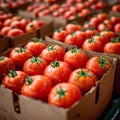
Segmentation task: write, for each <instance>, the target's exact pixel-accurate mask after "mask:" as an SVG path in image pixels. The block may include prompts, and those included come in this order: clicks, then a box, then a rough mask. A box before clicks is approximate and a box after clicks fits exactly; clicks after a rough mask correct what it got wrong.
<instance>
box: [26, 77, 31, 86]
mask: <svg viewBox="0 0 120 120" xmlns="http://www.w3.org/2000/svg"><path fill="white" fill-rule="evenodd" d="M31 83H32V78H31V77H30V76H28V77H27V80H26V82H25V84H26V85H30V84H31Z"/></svg>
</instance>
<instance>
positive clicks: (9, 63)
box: [0, 56, 15, 81]
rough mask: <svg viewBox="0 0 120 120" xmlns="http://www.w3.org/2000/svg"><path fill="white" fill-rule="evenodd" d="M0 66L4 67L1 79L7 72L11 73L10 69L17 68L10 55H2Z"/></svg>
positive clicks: (0, 72) (0, 73)
mask: <svg viewBox="0 0 120 120" xmlns="http://www.w3.org/2000/svg"><path fill="white" fill-rule="evenodd" d="M0 68H2V70H0V79H2V78H3V76H4V75H5V74H8V73H9V70H14V69H15V64H14V61H13V60H12V59H11V58H9V57H4V56H0ZM0 81H1V80H0Z"/></svg>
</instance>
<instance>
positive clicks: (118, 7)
mask: <svg viewBox="0 0 120 120" xmlns="http://www.w3.org/2000/svg"><path fill="white" fill-rule="evenodd" d="M112 11H114V12H120V4H116V5H113V6H112Z"/></svg>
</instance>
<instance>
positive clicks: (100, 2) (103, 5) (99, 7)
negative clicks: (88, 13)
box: [96, 1, 107, 9]
mask: <svg viewBox="0 0 120 120" xmlns="http://www.w3.org/2000/svg"><path fill="white" fill-rule="evenodd" d="M96 6H97V9H103V8H105V7H106V6H107V4H106V3H105V2H104V1H98V2H97V4H96Z"/></svg>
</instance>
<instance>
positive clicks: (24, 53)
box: [10, 47, 32, 68]
mask: <svg viewBox="0 0 120 120" xmlns="http://www.w3.org/2000/svg"><path fill="white" fill-rule="evenodd" d="M31 57H32V53H31V52H30V51H29V50H26V49H25V48H22V47H15V48H13V49H12V51H11V52H10V58H12V59H13V61H14V63H15V65H17V66H19V67H20V68H21V67H22V66H23V64H24V63H25V61H26V60H28V59H29V58H31Z"/></svg>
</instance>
